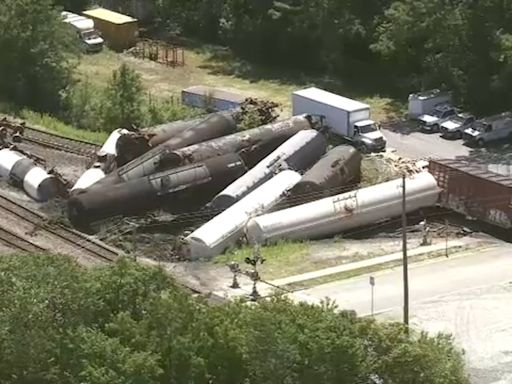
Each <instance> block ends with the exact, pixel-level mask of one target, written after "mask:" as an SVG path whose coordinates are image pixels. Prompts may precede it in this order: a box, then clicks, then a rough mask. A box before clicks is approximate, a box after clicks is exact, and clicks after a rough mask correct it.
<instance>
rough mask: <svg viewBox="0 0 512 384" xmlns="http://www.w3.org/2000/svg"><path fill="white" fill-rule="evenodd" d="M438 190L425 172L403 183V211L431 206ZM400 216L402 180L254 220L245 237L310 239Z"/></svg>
mask: <svg viewBox="0 0 512 384" xmlns="http://www.w3.org/2000/svg"><path fill="white" fill-rule="evenodd" d="M439 192H440V189H439V188H438V186H437V183H436V180H435V179H434V177H433V176H432V175H431V174H430V173H428V172H421V173H418V174H416V175H414V176H411V177H408V178H407V179H406V199H407V202H406V209H407V212H412V211H414V210H416V209H418V208H422V207H429V206H433V205H435V204H436V202H437V198H438V195H439ZM401 212H402V179H401V178H400V179H397V180H393V181H389V182H387V183H382V184H378V185H374V186H371V187H368V188H363V189H359V190H357V191H352V192H348V193H344V194H341V195H336V196H333V197H327V198H325V199H321V200H317V201H313V202H311V203H307V204H302V205H298V206H296V207H293V208H288V209H284V210H281V211H276V212H272V213H269V214H266V215H262V216H258V217H255V218H253V219H251V220H250V221H249V223H248V224H247V227H246V235H247V238H248V240H249V242H251V243H264V242H266V241H269V240H270V241H275V240H279V239H314V238H321V237H325V236H332V235H335V234H338V233H341V232H343V231H346V230H348V229H352V228H356V227H360V226H364V225H371V224H372V223H375V222H377V221H378V220H382V219H385V218H390V217H394V216H398V215H400V214H401Z"/></svg>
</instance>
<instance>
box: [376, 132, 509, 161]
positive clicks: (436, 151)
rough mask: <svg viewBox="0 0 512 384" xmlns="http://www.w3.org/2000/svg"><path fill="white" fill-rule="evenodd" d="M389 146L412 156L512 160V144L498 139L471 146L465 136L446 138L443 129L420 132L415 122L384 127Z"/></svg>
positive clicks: (409, 156)
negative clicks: (454, 138)
mask: <svg viewBox="0 0 512 384" xmlns="http://www.w3.org/2000/svg"><path fill="white" fill-rule="evenodd" d="M383 133H384V136H385V137H386V139H387V142H388V148H389V149H395V150H396V152H397V154H398V155H400V156H404V157H408V158H411V159H425V158H431V157H433V158H467V159H470V160H475V161H482V162H485V163H511V162H512V145H511V144H510V143H505V142H497V143H496V144H494V145H491V146H488V147H486V148H470V147H467V146H465V145H464V143H463V142H462V140H446V139H444V138H442V137H441V136H440V135H439V133H424V132H420V131H419V129H418V128H417V127H416V124H414V123H403V122H398V123H394V124H389V125H387V126H385V127H384V128H383Z"/></svg>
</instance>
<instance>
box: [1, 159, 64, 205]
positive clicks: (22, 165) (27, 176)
mask: <svg viewBox="0 0 512 384" xmlns="http://www.w3.org/2000/svg"><path fill="white" fill-rule="evenodd" d="M0 177H2V178H5V179H7V180H8V181H9V182H10V183H11V184H12V185H14V186H15V187H17V188H21V189H23V190H24V191H25V192H26V193H27V195H29V196H30V197H31V198H32V199H34V200H36V201H47V200H50V199H52V198H54V197H55V196H57V194H58V193H59V182H58V180H57V179H56V178H55V177H54V176H52V175H50V174H48V173H47V172H46V171H45V170H44V169H43V168H40V167H38V166H37V165H36V164H35V163H34V161H33V160H31V159H29V158H28V157H25V156H24V155H22V154H21V153H19V152H16V151H12V150H10V149H2V150H0Z"/></svg>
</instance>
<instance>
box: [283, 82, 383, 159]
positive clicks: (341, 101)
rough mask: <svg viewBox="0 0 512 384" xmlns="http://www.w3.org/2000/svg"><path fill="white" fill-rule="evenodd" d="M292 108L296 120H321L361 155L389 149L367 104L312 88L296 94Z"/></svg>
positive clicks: (293, 96) (294, 93)
mask: <svg viewBox="0 0 512 384" xmlns="http://www.w3.org/2000/svg"><path fill="white" fill-rule="evenodd" d="M292 108H293V115H294V116H295V115H301V114H308V115H312V116H320V118H321V119H322V121H323V124H324V125H325V126H327V127H328V128H329V129H330V130H331V131H332V132H333V133H335V134H337V135H339V136H341V137H343V138H345V139H347V140H348V141H349V142H350V143H352V144H353V145H354V146H355V147H356V148H358V149H360V150H361V152H374V151H381V150H384V149H385V148H386V140H385V139H384V136H383V135H382V132H381V131H380V127H378V126H377V124H375V122H374V121H373V120H371V119H370V114H371V113H370V106H369V105H367V104H364V103H361V102H359V101H357V100H352V99H348V98H346V97H343V96H340V95H336V94H334V93H331V92H327V91H324V90H322V89H319V88H314V87H312V88H307V89H303V90H300V91H296V92H293V94H292Z"/></svg>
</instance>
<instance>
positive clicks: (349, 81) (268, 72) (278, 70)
mask: <svg viewBox="0 0 512 384" xmlns="http://www.w3.org/2000/svg"><path fill="white" fill-rule="evenodd" d="M187 47H188V48H189V49H192V50H194V51H195V52H197V53H199V54H201V55H203V56H205V57H206V59H205V61H204V63H203V64H201V65H200V66H199V68H202V69H205V70H207V71H208V72H209V73H210V74H212V75H223V76H236V77H238V78H241V79H244V80H247V81H249V82H253V83H254V82H258V81H261V80H267V81H272V82H275V83H277V84H281V85H288V86H290V85H296V86H297V85H298V86H304V87H306V86H312V85H315V86H317V87H320V88H323V89H326V90H328V91H331V92H335V93H338V94H343V95H344V96H347V97H351V98H356V99H358V98H359V99H360V98H367V97H369V96H370V97H371V96H378V97H385V98H390V99H391V101H390V103H389V105H387V106H386V108H387V112H389V113H390V114H391V115H393V116H400V115H401V114H403V111H404V103H400V102H399V101H398V100H397V99H396V97H397V95H396V94H393V93H392V92H388V88H389V87H388V86H386V85H385V84H384V82H383V80H382V76H380V74H379V73H378V71H374V70H373V71H371V72H370V71H368V70H365V69H362V73H364V74H361V75H357V76H356V75H346V76H344V77H338V76H331V75H326V74H325V73H319V72H304V71H300V70H296V69H293V68H289V67H277V66H274V67H272V66H268V65H261V64H256V63H252V62H250V61H248V60H244V59H240V58H238V57H237V56H236V55H235V54H234V53H233V52H232V51H231V50H230V49H229V48H225V47H219V46H213V45H204V44H203V45H201V44H198V43H194V42H189V43H188V44H187ZM404 100H406V98H404Z"/></svg>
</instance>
